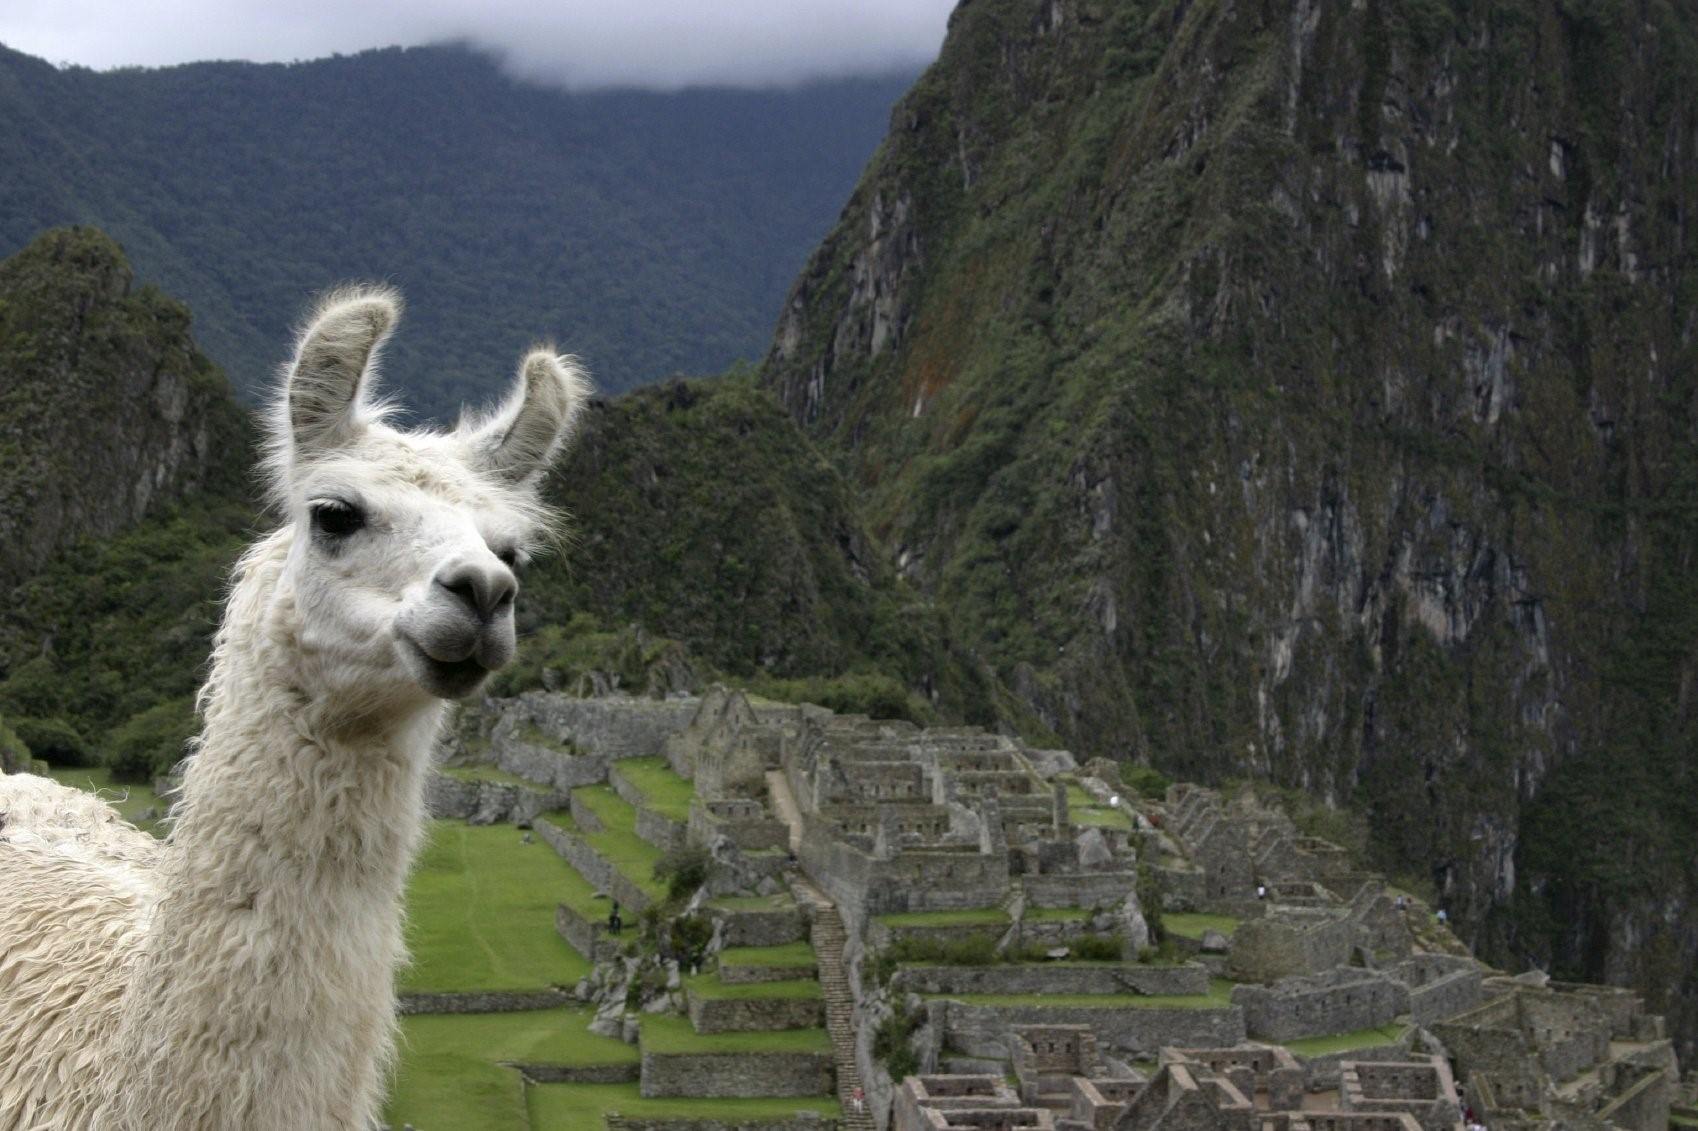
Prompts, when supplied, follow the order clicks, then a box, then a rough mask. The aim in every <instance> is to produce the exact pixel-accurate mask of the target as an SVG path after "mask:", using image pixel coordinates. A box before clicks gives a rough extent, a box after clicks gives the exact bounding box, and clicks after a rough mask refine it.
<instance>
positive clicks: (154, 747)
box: [107, 696, 198, 781]
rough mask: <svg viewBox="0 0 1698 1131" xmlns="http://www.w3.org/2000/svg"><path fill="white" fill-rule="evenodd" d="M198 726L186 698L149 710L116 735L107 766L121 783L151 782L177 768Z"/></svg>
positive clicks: (115, 733)
mask: <svg viewBox="0 0 1698 1131" xmlns="http://www.w3.org/2000/svg"><path fill="white" fill-rule="evenodd" d="M197 729H198V724H197V721H196V719H195V708H194V700H193V699H191V698H189V697H187V696H185V697H183V698H181V699H171V700H168V701H166V702H164V703H161V704H159V705H158V706H157V707H149V708H148V709H147V710H145V711H142V712H141V713H140V714H137V715H133V716H131V718H130V720H129V721H128V722H126V723H124V725H123V726H120V727H119V728H118V729H117V730H114V731H113V732H112V737H111V749H110V751H109V753H108V755H107V765H109V766H111V767H112V776H113V777H115V778H117V779H118V780H120V781H148V780H150V779H152V778H154V777H157V776H158V775H160V774H163V773H165V772H167V771H168V770H170V769H171V767H172V766H174V765H176V764H177V760H178V759H179V758H181V757H182V756H183V754H184V753H185V748H186V746H187V743H188V741H189V739H191V738H193V737H194V735H195V732H196V730H197Z"/></svg>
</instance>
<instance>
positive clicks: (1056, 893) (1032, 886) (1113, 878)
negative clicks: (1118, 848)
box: [1020, 872, 1138, 907]
mask: <svg viewBox="0 0 1698 1131" xmlns="http://www.w3.org/2000/svg"><path fill="white" fill-rule="evenodd" d="M1020 883H1021V886H1022V887H1024V888H1025V891H1026V904H1027V906H1030V907H1118V906H1120V904H1121V903H1122V902H1123V901H1124V900H1125V899H1126V897H1127V896H1128V895H1129V894H1131V893H1132V892H1133V891H1136V890H1137V887H1138V873H1137V872H1070V873H1064V874H1061V875H1036V876H1024V877H1022V878H1021V881H1020Z"/></svg>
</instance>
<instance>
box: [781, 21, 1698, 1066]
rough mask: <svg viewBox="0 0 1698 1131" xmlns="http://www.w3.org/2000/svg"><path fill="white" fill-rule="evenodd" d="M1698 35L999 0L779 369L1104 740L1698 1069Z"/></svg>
mask: <svg viewBox="0 0 1698 1131" xmlns="http://www.w3.org/2000/svg"><path fill="white" fill-rule="evenodd" d="M1695 215H1698V15H1695V14H1694V10H1693V9H1692V8H1691V7H1690V6H1688V5H1677V4H1673V3H1668V2H1663V0H1644V2H1640V3H1634V4H1628V5H1614V4H1607V3H1600V2H1593V0H1503V2H1494V3H1490V4H1486V3H1477V2H1474V0H1367V2H1366V3H1358V4H1343V3H1312V2H1310V0H1273V2H1268V3H1249V4H1245V3H1236V2H1230V0H966V2H964V3H962V4H961V6H960V7H959V8H958V9H957V11H956V12H955V14H954V17H953V19H952V22H951V28H950V32H949V36H948V40H947V42H946V44H945V47H944V50H943V52H942V55H941V57H940V59H939V61H938V63H937V64H936V65H935V66H934V67H932V68H931V69H930V70H929V71H928V72H927V73H926V74H925V75H924V76H923V77H922V78H921V79H920V80H919V82H918V83H917V84H916V86H915V87H914V89H913V90H912V91H911V92H910V93H909V94H908V95H907V96H906V97H905V98H904V99H903V101H902V102H901V103H900V104H899V105H898V107H897V109H896V111H895V113H894V115H893V126H892V132H891V134H890V136H889V137H888V138H887V139H886V142H885V145H884V147H883V148H882V149H881V150H880V152H879V154H878V156H877V158H876V159H875V161H874V163H873V164H872V166H871V167H870V168H869V169H868V171H867V173H866V175H865V176H864V178H863V179H862V182H861V184H860V186H859V187H858V188H857V189H856V191H855V194H854V196H853V198H852V200H851V202H850V204H849V206H848V207H847V209H846V210H845V212H844V214H843V216H842V218H841V220H840V221H839V223H838V224H837V226H836V227H835V228H834V229H833V230H832V231H831V233H830V234H829V235H828V237H827V238H826V240H825V242H824V243H823V245H822V246H821V247H820V249H819V250H818V251H817V252H816V254H815V256H814V257H813V259H812V260H811V261H810V263H809V265H808V267H807V268H806V269H805V271H804V272H803V274H802V276H801V277H800V279H799V280H798V281H797V283H796V285H795V287H794V289H793V291H792V293H791V295H790V298H789V300H788V302H787V304H786V307H785V309H784V311H783V316H782V320H781V322H780V324H779V327H778V331H777V335H776V340H775V342H774V345H773V348H772V351H771V354H770V356H769V358H768V359H767V361H766V363H765V365H764V368H763V374H762V379H763V381H764V382H765V384H766V385H767V387H768V388H770V389H772V390H773V391H774V392H776V393H777V394H778V396H779V397H780V398H781V399H782V401H783V402H784V404H785V405H786V406H787V407H788V408H789V410H790V411H791V413H792V415H793V416H794V417H795V418H796V420H797V421H799V422H801V423H802V424H803V425H804V426H805V427H806V428H807V429H808V430H809V432H810V433H811V434H812V435H813V436H815V437H816V438H818V439H819V440H820V441H821V442H822V443H824V444H825V445H827V446H828V447H829V448H830V449H831V450H833V451H834V452H836V453H837V455H838V458H839V459H840V460H841V462H842V464H843V466H844V467H845V468H846V470H847V472H848V473H849V475H850V476H851V478H852V479H853V480H854V481H855V482H856V483H857V484H858V485H859V487H860V488H861V490H862V492H863V493H864V502H865V505H866V508H867V513H868V515H869V517H870V520H871V525H872V529H873V533H874V535H875V537H877V538H878V539H879V541H880V543H881V545H882V547H883V549H884V551H885V552H886V554H887V556H888V559H889V560H891V561H892V562H893V563H895V564H896V565H897V566H898V567H899V568H900V569H901V571H902V572H903V573H904V574H905V575H906V576H907V577H908V578H910V579H911V580H913V581H914V582H916V583H917V584H918V585H919V586H920V587H921V588H922V589H923V590H924V591H925V592H927V593H929V594H931V595H933V596H934V597H935V598H936V599H937V600H938V601H939V603H940V604H942V605H944V606H946V607H947V608H949V609H950V610H951V615H952V616H953V617H954V623H955V624H956V625H957V626H958V628H959V630H960V632H961V633H962V635H963V636H964V637H965V638H966V640H967V641H968V642H969V644H970V645H971V646H972V647H974V648H976V649H977V650H978V651H979V653H980V654H981V655H982V656H984V657H985V658H986V659H987V660H988V661H989V662H990V663H991V664H992V666H993V667H994V668H995V669H996V670H997V671H998V672H999V674H1000V675H1001V676H1002V677H1004V678H1005V679H1006V680H1007V681H1008V682H1009V683H1010V684H1011V685H1012V686H1013V687H1014V688H1015V689H1016V691H1017V692H1018V693H1019V695H1020V696H1021V697H1022V698H1023V699H1024V700H1025V701H1026V702H1027V703H1029V704H1030V705H1031V706H1032V707H1033V708H1035V709H1036V710H1037V711H1038V712H1039V713H1040V714H1041V715H1042V716H1043V718H1044V719H1045V720H1046V721H1047V722H1048V723H1049V724H1050V725H1051V726H1053V727H1054V728H1055V730H1057V731H1058V732H1059V733H1060V735H1061V736H1062V738H1063V739H1064V740H1065V741H1066V742H1067V743H1068V744H1070V745H1071V746H1072V747H1073V748H1074V749H1075V750H1077V751H1079V752H1081V753H1083V754H1099V753H1101V754H1110V755H1114V756H1118V757H1122V758H1130V759H1137V760H1140V761H1149V762H1153V763H1154V764H1155V765H1157V766H1159V767H1161V768H1163V769H1166V770H1171V771H1174V772H1175V773H1177V774H1180V775H1184V776H1191V777H1203V778H1207V779H1215V780H1219V779H1222V778H1227V777H1234V776H1242V777H1254V778H1262V779H1270V780H1272V781H1274V782H1276V783H1280V784H1283V785H1288V786H1295V787H1301V788H1303V789H1306V790H1309V791H1312V792H1313V793H1315V794H1317V795H1320V796H1323V797H1326V798H1328V799H1330V800H1331V801H1332V802H1334V803H1336V804H1339V805H1354V806H1360V807H1362V808H1364V809H1365V810H1366V812H1367V814H1368V816H1369V818H1370V821H1371V825H1372V828H1373V830H1374V838H1375V849H1376V851H1377V853H1378V855H1379V858H1380V861H1381V863H1382V864H1384V865H1385V866H1387V867H1388V868H1391V869H1393V870H1395V871H1396V872H1398V873H1400V874H1403V875H1405V876H1409V877H1411V878H1412V881H1413V882H1417V883H1421V884H1423V885H1426V884H1430V885H1431V887H1432V889H1433V890H1434V891H1435V892H1436V893H1437V895H1438V896H1439V897H1440V898H1441V899H1442V900H1443V902H1444V904H1445V905H1446V906H1447V907H1448V908H1449V909H1450V911H1451V913H1452V915H1453V917H1454V918H1455V919H1456V920H1457V921H1458V922H1459V923H1460V924H1461V926H1462V929H1463V930H1464V931H1465V932H1466V933H1467V934H1468V935H1469V936H1470V942H1471V943H1472V944H1473V945H1475V946H1476V948H1477V949H1478V950H1480V951H1481V952H1482V953H1484V954H1485V955H1487V956H1488V957H1490V958H1492V959H1495V960H1498V961H1501V962H1503V963H1505V964H1509V965H1518V964H1521V963H1524V962H1532V963H1536V964H1538V965H1540V966H1544V967H1547V968H1549V969H1550V970H1551V971H1552V972H1553V973H1555V974H1557V975H1560V976H1583V977H1586V978H1590V979H1596V980H1609V981H1613V982H1618V983H1630V984H1633V985H1636V986H1638V987H1640V988H1641V989H1643V990H1644V991H1646V993H1647V995H1648V996H1649V998H1650V1000H1651V1003H1652V1006H1653V1008H1655V1009H1658V1010H1661V1011H1663V1012H1666V1013H1668V1014H1670V1015H1671V1016H1672V1017H1673V1018H1674V1019H1675V1024H1676V1026H1677V1028H1678V1030H1679V1032H1680V1034H1681V1035H1682V1037H1683V1039H1684V1041H1685V1051H1686V1052H1687V1054H1688V1055H1690V1054H1691V1053H1692V1052H1693V1051H1694V1043H1693V1042H1694V1039H1695V1038H1698V902H1695V896H1698V750H1695V743H1694V737H1695V736H1694V718H1693V712H1694V710H1695V709H1698V708H1695V704H1694V698H1693V696H1692V694H1691V688H1692V685H1693V679H1694V676H1695V675H1698V670H1695V662H1694V661H1695V659H1698V657H1695V655H1694V648H1695V645H1698V600H1695V598H1698V580H1695V578H1694V573H1693V562H1694V558H1695V555H1698V446H1695V444H1694V435H1693V429H1694V425H1695V405H1694V396H1695V394H1698V364H1695V363H1698V355H1695V351H1694V343H1693V331H1694V328H1695V327H1694V319H1695V318H1698V303H1695V302H1694V299H1695V298H1698V294H1695V291H1698V287H1695V276H1694V272H1693V263H1694V253H1695V251H1698V226H1695V225H1694V222H1693V217H1694V216H1695Z"/></svg>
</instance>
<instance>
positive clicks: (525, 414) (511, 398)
mask: <svg viewBox="0 0 1698 1131" xmlns="http://www.w3.org/2000/svg"><path fill="white" fill-rule="evenodd" d="M589 399H590V383H589V379H588V378H587V377H585V376H584V371H583V370H582V369H581V368H579V366H578V362H577V359H576V358H572V357H568V356H563V355H557V354H555V353H554V351H553V350H548V349H535V350H532V351H531V352H530V353H528V354H526V355H525V359H524V360H523V361H521V362H520V363H519V376H518V379H517V380H516V381H515V382H514V385H513V391H512V393H510V394H508V397H507V399H506V400H505V401H504V402H502V404H501V406H500V407H499V408H497V409H496V410H495V411H494V412H493V413H492V414H491V415H490V416H489V417H487V418H485V419H483V420H479V421H474V422H472V423H471V424H469V425H468V426H467V428H468V430H469V431H470V432H471V434H472V438H473V442H474V443H475V444H477V445H478V446H479V447H480V448H481V449H482V452H483V458H484V461H485V463H486V464H487V465H488V466H489V467H491V468H492V469H493V470H494V471H496V472H497V473H498V474H499V475H501V476H502V477H503V478H505V479H508V480H510V481H512V482H514V483H528V482H530V481H531V480H533V479H535V478H536V477H537V476H540V475H541V474H542V473H543V472H545V471H547V470H548V465H549V464H550V463H551V462H552V461H553V459H554V456H555V453H556V452H558V451H559V450H560V447H561V445H563V444H564V443H565V442H566V440H567V439H568V438H569V437H570V436H571V435H572V432H573V431H574V430H575V429H576V428H577V423H578V415H579V413H581V412H583V410H584V405H586V404H587V403H589Z"/></svg>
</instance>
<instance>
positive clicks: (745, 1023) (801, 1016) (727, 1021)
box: [688, 993, 825, 1033]
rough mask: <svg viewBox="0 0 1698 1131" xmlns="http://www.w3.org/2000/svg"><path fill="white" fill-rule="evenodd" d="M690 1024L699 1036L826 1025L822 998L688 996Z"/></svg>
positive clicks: (694, 994) (693, 994)
mask: <svg viewBox="0 0 1698 1131" xmlns="http://www.w3.org/2000/svg"><path fill="white" fill-rule="evenodd" d="M688 996H689V1012H690V1024H691V1025H693V1026H694V1027H695V1030H696V1032H698V1033H759V1032H765V1031H767V1030H771V1029H814V1028H818V1027H819V1026H821V1025H824V1024H825V999H824V998H818V997H814V998H715V997H704V996H702V995H700V994H696V993H691V994H689V995H688Z"/></svg>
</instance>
